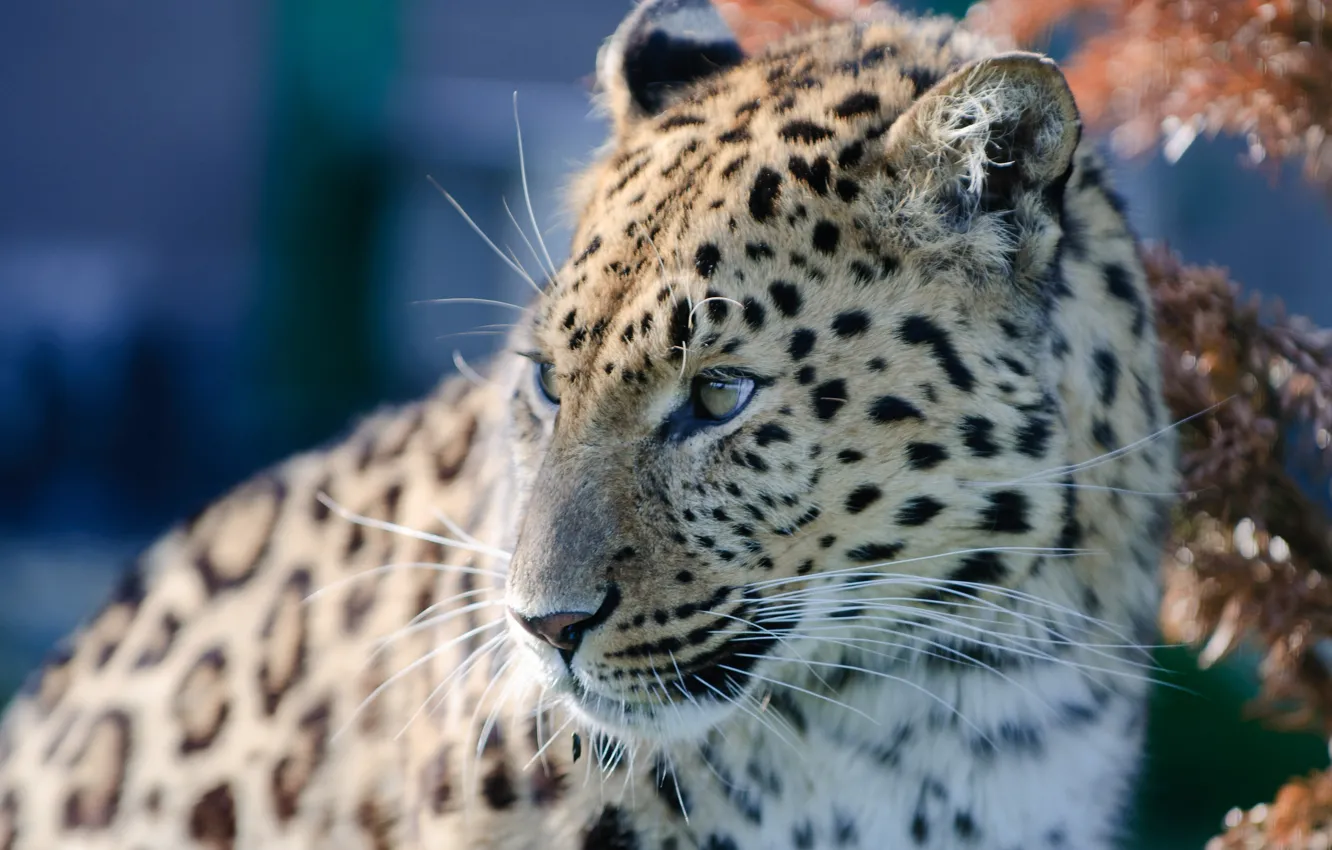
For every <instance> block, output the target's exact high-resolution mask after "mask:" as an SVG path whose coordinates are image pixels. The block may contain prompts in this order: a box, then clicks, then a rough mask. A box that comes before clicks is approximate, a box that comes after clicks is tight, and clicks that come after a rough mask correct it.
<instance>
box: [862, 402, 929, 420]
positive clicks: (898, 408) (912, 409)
mask: <svg viewBox="0 0 1332 850" xmlns="http://www.w3.org/2000/svg"><path fill="white" fill-rule="evenodd" d="M869 415H870V418H871V419H873V420H875V421H876V422H882V423H888V422H900V421H902V420H904V419H924V418H925V417H924V415H923V414H921V412H920V410H918V409H917V408H916V406H915V405H914V404H912V403H911V402H909V401H907V400H906V399H904V398H899V397H897V396H895V395H885V396H880V397H879V398H877V399H875V400H874V402H873V403H872V404H871V405H870V408H869Z"/></svg>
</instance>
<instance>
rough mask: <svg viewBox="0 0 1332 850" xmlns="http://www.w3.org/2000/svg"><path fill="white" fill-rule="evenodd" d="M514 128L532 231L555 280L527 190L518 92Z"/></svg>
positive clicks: (519, 166)
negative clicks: (516, 135)
mask: <svg viewBox="0 0 1332 850" xmlns="http://www.w3.org/2000/svg"><path fill="white" fill-rule="evenodd" d="M513 126H514V129H515V130H517V132H518V173H519V174H520V175H521V176H522V180H523V199H524V200H525V201H526V202H527V214H528V216H530V217H531V219H532V230H533V231H535V235H536V240H537V244H538V245H540V246H541V253H542V254H544V255H545V257H546V265H547V266H549V267H550V275H551V277H552V278H553V277H554V276H555V274H556V272H555V261H554V260H552V259H551V258H550V252H549V251H547V250H546V240H545V239H542V238H541V228H540V226H538V225H537V220H536V213H535V212H533V210H532V193H531V192H529V191H528V188H527V157H526V156H525V155H524V153H523V125H522V122H521V121H519V120H518V92H514V93H513Z"/></svg>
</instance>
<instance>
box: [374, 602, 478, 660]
mask: <svg viewBox="0 0 1332 850" xmlns="http://www.w3.org/2000/svg"><path fill="white" fill-rule="evenodd" d="M482 592H486V591H485V590H479V591H472V593H482ZM458 595H459V596H464V595H471V594H458ZM456 598H457V597H452V598H451V599H450V600H448V601H453V599H456ZM439 604H443V603H439ZM503 604H504V602H503V600H499V599H487V600H483V601H481V602H473V603H470V604H468V605H464V606H463V607H461V608H458V609H455V610H453V611H450V612H449V613H447V614H440V615H438V616H431V617H426V618H425V619H417V618H419V617H420V616H421V614H417V615H416V617H415V618H413V621H412V622H410V623H408V624H407V625H405V626H402V627H401V628H399V629H397V630H395V631H393V632H392V633H390V634H388V635H385V636H384V637H382V638H379V639H378V640H377V641H376V642H375V649H374V651H373V652H371V653H370V657H369V659H368V661H374V660H375V659H376V658H378V657H379V655H380V653H382V652H383V651H384V650H386V649H388V648H389V647H390V646H392V645H393V644H395V643H397V642H398V641H400V640H402V639H403V638H406V637H410V636H412V635H414V634H417V633H419V632H422V631H425V630H426V629H433V628H438V627H439V626H442V625H444V624H445V623H447V622H449V621H450V620H455V619H457V618H458V617H461V616H463V615H464V614H470V613H472V612H473V611H480V610H482V609H483V608H493V607H495V606H496V605H503ZM431 607H434V606H431ZM429 610H430V609H429V608H427V609H426V611H429ZM422 613H425V612H424V611H423V612H422Z"/></svg>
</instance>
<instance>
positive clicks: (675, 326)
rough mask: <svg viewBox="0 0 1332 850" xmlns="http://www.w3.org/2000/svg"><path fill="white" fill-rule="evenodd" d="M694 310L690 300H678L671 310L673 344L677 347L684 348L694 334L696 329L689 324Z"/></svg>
mask: <svg viewBox="0 0 1332 850" xmlns="http://www.w3.org/2000/svg"><path fill="white" fill-rule="evenodd" d="M692 311H693V310H692V308H691V307H690V306H689V302H688V301H676V302H675V307H674V308H673V309H672V310H671V330H670V335H671V346H672V347H674V348H676V349H683V347H684V346H686V345H688V344H689V340H690V339H692V338H693V336H694V329H693V328H691V327H690V326H689V316H690V314H691V313H692ZM681 353H683V351H681Z"/></svg>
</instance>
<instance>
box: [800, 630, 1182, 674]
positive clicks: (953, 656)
mask: <svg viewBox="0 0 1332 850" xmlns="http://www.w3.org/2000/svg"><path fill="white" fill-rule="evenodd" d="M815 622H818V621H815ZM871 622H890V623H900V622H901V621H900V620H897V619H895V618H874V619H871ZM917 625H918V626H919V629H923V630H927V631H930V632H934V633H937V634H941V635H944V636H947V637H959V638H962V639H964V640H968V641H970V642H972V643H974V644H977V645H979V646H984V647H986V648H987V649H990V650H992V651H994V652H996V653H998V654H1009V655H1016V656H1021V657H1028V658H1034V659H1036V660H1039V661H1044V662H1047V663H1051V664H1058V665H1060V666H1062V667H1067V668H1069V669H1074V670H1078V671H1080V672H1084V673H1100V674H1105V675H1112V676H1119V677H1121V678H1126V679H1129V680H1132V681H1142V682H1148V683H1151V684H1161V685H1167V686H1169V685H1170V683H1169V682H1166V681H1164V680H1161V679H1157V678H1156V677H1154V676H1151V675H1143V674H1139V673H1134V672H1132V671H1131V670H1124V669H1118V668H1115V667H1102V666H1099V665H1095V664H1087V663H1084V662H1079V661H1073V660H1071V659H1068V658H1061V657H1059V656H1058V655H1053V654H1050V653H1046V652H1040V651H1037V650H1031V649H1023V648H1021V647H1016V646H1006V645H1002V644H996V643H993V642H990V641H986V640H983V639H980V638H975V637H964V636H963V635H959V634H957V633H956V632H953V631H950V630H948V629H946V628H944V627H942V626H938V625H931V624H917ZM854 628H856V629H860V630H863V631H868V632H874V633H881V634H888V635H893V636H896V637H903V638H907V639H913V640H917V641H925V642H927V643H930V644H933V645H935V646H941V647H943V648H945V649H946V651H947V652H948V653H950V654H949V656H948V657H944V656H939V655H935V653H933V652H929V653H926V654H930V655H935V657H939V658H941V659H942V660H946V661H958V662H959V663H961V661H960V659H959V658H958V651H957V650H956V649H955V648H952V647H948V646H947V645H946V644H940V643H938V642H937V641H934V640H931V639H928V638H923V637H922V636H921V635H919V634H917V633H916V631H901V630H897V629H889V628H884V627H882V626H869V625H863V624H856V625H855V626H854ZM919 629H918V630H919ZM918 630H917V631H918ZM990 637H998V636H996V635H990ZM810 639H811V640H816V641H817V640H823V638H819V637H817V636H811V637H810ZM844 639H845V640H860V639H858V638H853V637H849V636H848V637H845V638H844ZM894 645H896V644H894ZM1069 645H1070V646H1074V647H1081V646H1082V645H1081V644H1077V643H1070V644H1069ZM899 646H900V648H902V649H909V650H912V651H916V652H920V650H917V649H916V648H915V647H913V646H907V645H899ZM1094 654H1101V653H1094ZM1106 657H1108V658H1110V659H1112V660H1114V661H1118V662H1121V663H1122V664H1123V665H1127V666H1128V667H1134V668H1137V669H1141V670H1154V669H1155V670H1160V669H1162V668H1159V667H1154V666H1152V665H1147V664H1137V663H1134V662H1131V661H1129V660H1127V659H1123V658H1119V657H1116V656H1106ZM966 661H967V663H972V664H975V665H976V666H985V665H983V664H982V663H981V662H978V661H976V660H975V659H971V658H967V659H966Z"/></svg>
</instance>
